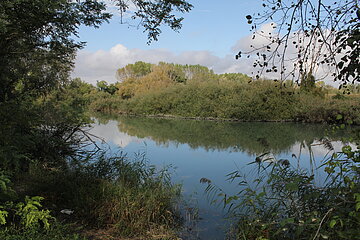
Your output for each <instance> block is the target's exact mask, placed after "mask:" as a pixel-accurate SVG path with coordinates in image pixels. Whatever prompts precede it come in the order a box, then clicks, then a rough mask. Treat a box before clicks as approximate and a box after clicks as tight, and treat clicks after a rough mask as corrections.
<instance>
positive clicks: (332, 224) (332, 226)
mask: <svg viewBox="0 0 360 240" xmlns="http://www.w3.org/2000/svg"><path fill="white" fill-rule="evenodd" d="M335 224H336V220H335V219H333V220H331V221H330V223H329V227H330V228H334V226H335Z"/></svg>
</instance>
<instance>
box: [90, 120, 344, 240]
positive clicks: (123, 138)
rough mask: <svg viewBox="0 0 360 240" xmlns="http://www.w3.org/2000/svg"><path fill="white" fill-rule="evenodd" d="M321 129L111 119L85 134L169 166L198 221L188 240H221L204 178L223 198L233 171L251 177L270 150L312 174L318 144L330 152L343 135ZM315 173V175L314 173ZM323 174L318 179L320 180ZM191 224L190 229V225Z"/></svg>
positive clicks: (220, 215)
mask: <svg viewBox="0 0 360 240" xmlns="http://www.w3.org/2000/svg"><path fill="white" fill-rule="evenodd" d="M329 129H330V127H329V126H327V125H319V124H299V123H261V122H215V121H199V120H181V119H155V118H134V117H117V118H116V119H115V118H105V117H104V118H97V120H96V123H95V124H93V129H92V130H91V133H92V134H94V135H96V136H99V137H101V138H102V139H104V140H105V141H106V143H107V146H108V147H109V148H110V149H111V150H112V151H114V152H115V151H117V150H118V149H119V148H121V149H122V150H124V151H125V152H127V153H128V154H129V155H130V156H131V155H132V154H136V153H139V152H140V153H145V154H146V158H147V159H148V161H149V164H152V165H156V166H157V167H158V168H159V169H160V168H162V167H166V166H170V165H171V166H172V167H173V168H174V169H175V171H174V175H173V181H174V182H180V183H182V184H183V195H184V198H185V199H187V200H188V202H189V204H190V206H189V207H194V206H195V207H196V210H198V211H199V219H198V220H197V221H190V222H189V223H188V225H189V226H188V228H187V231H188V232H189V233H191V234H190V235H189V236H188V237H187V238H188V239H208V240H211V239H224V232H225V229H224V228H225V227H224V225H226V224H224V221H225V220H224V212H223V210H222V209H221V207H215V206H213V205H210V203H209V199H208V198H207V196H206V194H204V189H205V187H206V185H204V184H201V183H200V179H201V178H207V179H210V180H211V181H212V182H213V183H215V184H216V185H217V186H218V187H220V188H222V189H223V190H224V191H226V192H227V193H229V194H234V193H235V192H236V191H237V187H236V184H231V183H229V182H228V181H226V178H227V177H226V175H227V174H229V173H230V172H233V171H234V170H239V171H241V172H242V173H244V174H246V175H248V176H249V177H250V178H251V176H254V175H256V169H255V167H254V165H249V163H251V162H253V161H254V160H255V158H256V156H258V155H260V154H262V153H264V152H270V153H271V155H272V156H274V157H275V158H276V159H280V158H286V159H288V160H289V161H290V162H291V164H292V165H294V166H296V167H302V168H305V169H307V170H308V171H314V170H315V169H316V168H317V167H318V166H319V165H320V164H321V161H322V160H323V159H324V157H325V156H326V154H328V152H329V150H327V149H326V148H324V147H323V146H322V145H321V144H319V143H320V141H321V139H322V138H324V136H325V135H327V136H330V140H332V143H333V146H334V148H335V151H337V150H340V149H341V146H342V145H343V144H342V143H341V142H340V140H341V138H342V136H344V135H346V134H347V133H344V132H337V133H336V134H334V133H332V131H330V130H329ZM314 173H315V175H321V174H322V172H321V171H314ZM322 177H323V176H318V179H321V178H322ZM190 225H191V226H190Z"/></svg>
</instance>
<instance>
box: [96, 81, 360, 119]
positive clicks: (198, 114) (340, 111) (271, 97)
mask: <svg viewBox="0 0 360 240" xmlns="http://www.w3.org/2000/svg"><path fill="white" fill-rule="evenodd" d="M266 84H268V83H266ZM270 85H271V84H270ZM273 88H275V86H273ZM228 90H229V91H230V89H228ZM267 91H268V90H267ZM281 92H282V90H279V89H277V88H275V89H272V91H271V92H267V93H266V94H265V93H264V92H261V91H260V92H259V91H254V90H251V89H249V92H247V93H246V96H244V95H242V94H240V93H239V94H238V95H236V94H234V93H233V94H232V95H227V93H224V94H223V95H221V96H217V97H208V96H202V95H206V94H205V93H202V92H201V89H200V90H199V94H198V99H196V100H193V101H180V99H186V98H188V97H189V95H193V94H192V93H191V91H190V92H187V91H185V90H184V93H183V96H179V94H174V95H173V94H172V93H168V92H158V93H154V94H150V95H141V96H135V97H133V98H131V99H122V98H121V97H119V96H116V95H103V96H102V97H100V96H96V97H94V99H93V101H91V103H90V105H89V106H90V110H91V111H93V112H100V113H105V114H113V115H129V116H142V117H144V116H145V117H150V118H154V117H155V118H171V119H173V118H179V119H195V120H211V121H230V122H304V123H330V124H332V123H337V124H338V123H340V124H342V123H344V124H347V123H348V124H352V125H360V97H359V96H344V98H341V99H338V98H337V96H338V95H335V96H323V97H321V96H316V95H311V94H304V93H300V92H297V93H291V92H290V93H288V94H282V93H281ZM261 95H266V98H262V97H261ZM284 95H285V96H284ZM171 96H172V97H171ZM174 98H176V99H174ZM224 98H233V99H232V100H231V101H225V100H223V99H224ZM259 98H260V99H259ZM167 99H168V100H167Z"/></svg>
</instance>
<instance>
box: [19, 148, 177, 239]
mask: <svg viewBox="0 0 360 240" xmlns="http://www.w3.org/2000/svg"><path fill="white" fill-rule="evenodd" d="M70 166H71V167H69V169H67V170H66V171H56V170H54V171H44V170H42V168H41V166H37V165H33V166H32V168H31V171H30V173H29V174H28V175H26V176H24V177H25V179H23V181H26V182H27V183H26V185H27V189H26V190H25V191H24V192H23V194H27V192H30V193H32V194H35V195H41V196H43V197H44V198H45V201H44V205H45V206H46V207H48V208H49V209H51V210H52V212H53V214H54V215H55V216H56V217H58V218H59V219H62V218H64V216H63V215H62V214H61V213H60V210H61V209H71V210H73V211H74V213H73V214H72V215H71V216H65V219H66V220H67V221H70V222H74V221H76V222H78V223H81V224H82V225H83V226H85V229H94V228H95V229H97V228H99V229H106V230H109V231H111V232H112V233H113V234H115V235H117V236H123V237H133V236H148V239H151V236H149V234H157V233H159V232H161V233H164V232H165V233H167V234H169V233H174V232H173V229H174V228H175V227H176V226H178V224H179V223H180V217H179V213H178V210H177V208H176V206H177V201H178V200H179V197H180V190H181V187H180V186H179V185H174V184H172V183H171V181H170V174H169V172H168V170H166V169H164V170H157V169H156V168H155V167H153V166H148V165H147V163H146V160H145V156H144V155H141V154H140V155H138V156H137V157H136V158H135V159H133V160H130V159H129V158H128V157H127V156H126V155H125V154H123V153H120V154H119V155H117V156H111V157H110V156H107V153H106V152H100V153H98V154H97V155H96V157H94V156H93V157H91V158H88V159H80V160H78V161H75V162H74V161H72V163H71V164H70Z"/></svg>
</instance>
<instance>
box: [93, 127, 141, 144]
mask: <svg viewBox="0 0 360 240" xmlns="http://www.w3.org/2000/svg"><path fill="white" fill-rule="evenodd" d="M93 127H94V128H93V129H91V130H90V133H91V134H94V135H95V136H97V137H100V138H102V139H104V141H105V142H107V143H108V144H115V145H117V146H119V147H122V148H124V147H126V146H127V145H128V144H129V143H131V142H137V141H139V139H138V138H136V137H132V136H129V135H127V134H126V133H123V132H120V131H119V130H118V127H117V121H109V122H108V123H107V124H94V125H93Z"/></svg>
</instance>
